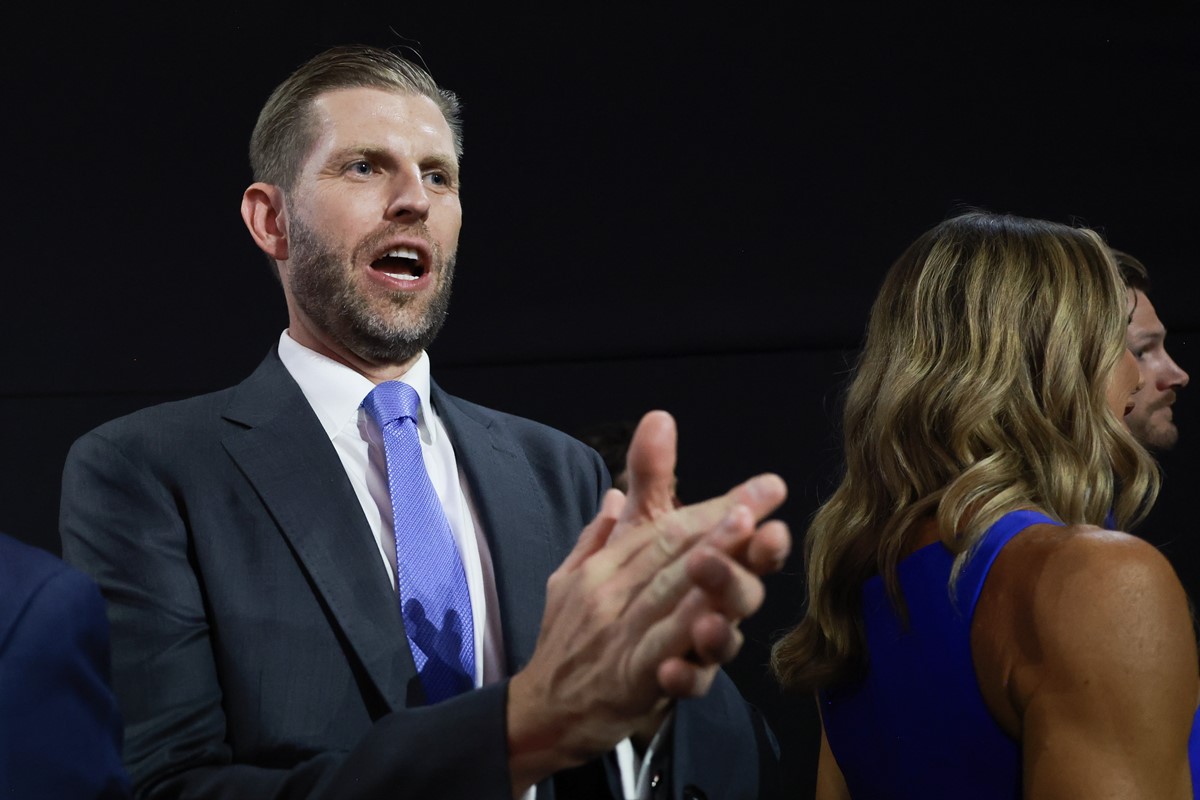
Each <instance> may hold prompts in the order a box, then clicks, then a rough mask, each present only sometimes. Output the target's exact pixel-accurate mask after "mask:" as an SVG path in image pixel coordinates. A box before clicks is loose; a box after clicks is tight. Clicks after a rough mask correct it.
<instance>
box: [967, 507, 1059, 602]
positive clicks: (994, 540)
mask: <svg viewBox="0 0 1200 800" xmlns="http://www.w3.org/2000/svg"><path fill="white" fill-rule="evenodd" d="M1046 522H1048V523H1050V524H1051V525H1061V524H1062V523H1061V522H1058V521H1057V520H1054V519H1051V518H1050V517H1048V516H1046V515H1045V514H1043V513H1042V512H1040V511H1010V512H1008V513H1007V514H1005V515H1004V516H1002V517H1001V518H1000V519H998V520H996V521H995V522H994V523H993V524H992V526H991V527H990V528H988V529H987V531H985V532H984V534H983V540H982V541H980V542H979V544H978V545H976V547H975V552H973V553H972V554H971V556H970V560H968V561H967V564H966V566H965V567H963V570H962V572H961V573H959V576H958V582H957V584H956V585H955V589H954V592H955V600H956V603H957V607H958V609H959V611H960V613H963V614H965V615H966V616H967V618H968V619H969V618H970V617H972V616H973V615H974V613H975V604H976V603H978V602H979V593H980V592H981V591H983V582H984V581H985V580H986V579H987V576H988V572H989V571H990V570H991V568H992V562H994V561H995V560H996V556H998V555H1000V551H1001V550H1002V549H1004V545H1006V544H1008V543H1009V541H1011V540H1012V538H1013V537H1014V536H1016V535H1017V534H1018V533H1020V532H1021V531H1023V530H1025V529H1026V528H1028V527H1029V526H1030V525H1037V524H1040V523H1046Z"/></svg>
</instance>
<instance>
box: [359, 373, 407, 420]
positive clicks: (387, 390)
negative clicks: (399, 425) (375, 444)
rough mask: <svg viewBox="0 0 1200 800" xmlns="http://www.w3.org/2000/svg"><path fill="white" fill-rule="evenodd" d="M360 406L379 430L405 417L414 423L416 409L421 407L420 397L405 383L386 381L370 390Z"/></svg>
mask: <svg viewBox="0 0 1200 800" xmlns="http://www.w3.org/2000/svg"><path fill="white" fill-rule="evenodd" d="M362 405H363V408H365V409H366V410H367V413H368V414H370V415H371V416H372V417H373V418H374V419H375V421H376V422H378V423H379V427H381V428H382V427H383V426H385V425H387V424H388V423H391V422H395V421H396V420H398V419H404V418H405V417H408V418H410V419H412V421H413V422H414V423H415V422H416V421H417V409H418V408H420V407H421V396H420V395H419V394H417V390H416V389H414V388H412V387H411V386H409V385H408V384H407V383H403V382H402V381H387V382H386V383H381V384H379V385H378V386H376V387H375V388H374V389H372V390H371V391H370V393H369V394H368V395H367V397H366V399H365V400H363V402H362Z"/></svg>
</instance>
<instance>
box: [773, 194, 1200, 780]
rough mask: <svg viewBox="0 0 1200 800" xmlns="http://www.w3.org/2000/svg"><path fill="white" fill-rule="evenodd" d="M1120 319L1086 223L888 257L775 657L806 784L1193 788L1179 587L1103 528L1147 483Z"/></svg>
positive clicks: (1121, 301)
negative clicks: (813, 700)
mask: <svg viewBox="0 0 1200 800" xmlns="http://www.w3.org/2000/svg"><path fill="white" fill-rule="evenodd" d="M1129 314H1130V309H1129V308H1128V305H1127V300H1126V292H1125V288H1124V285H1123V284H1122V282H1121V278H1120V275H1119V273H1118V271H1117V267H1116V265H1115V264H1114V263H1113V260H1112V257H1111V254H1110V253H1109V250H1108V248H1107V247H1106V246H1105V244H1104V242H1103V241H1102V240H1101V238H1100V237H1099V236H1098V235H1097V234H1096V233H1094V232H1092V231H1090V230H1086V229H1081V228H1072V227H1069V226H1065V225H1059V224H1056V223H1051V222H1045V221H1042V220H1033V219H1026V218H1022V217H1015V216H1009V215H997V214H988V213H982V212H971V213H968V214H964V215H962V216H958V217H955V218H952V219H948V220H946V221H944V222H942V223H941V224H939V225H938V226H936V227H935V228H933V229H932V230H930V231H928V232H927V233H925V234H924V235H923V236H921V237H920V238H919V239H918V240H917V241H916V242H914V243H913V244H912V245H911V246H910V247H909V248H908V249H907V250H906V251H905V252H904V254H903V255H901V257H900V258H899V260H897V261H896V263H895V264H894V265H893V266H892V268H891V270H890V271H889V273H888V275H887V277H886V278H885V280H884V283H883V286H882V288H881V290H880V293H879V296H878V297H877V299H876V301H875V303H874V306H873V308H872V310H871V317H870V322H869V324H868V327H867V336H866V341H865V345H864V348H863V352H862V355H861V357H860V359H859V363H858V365H857V367H856V370H855V374H854V378H853V381H852V383H851V386H850V389H849V392H848V394H847V397H846V404H845V416H844V423H843V424H844V431H843V433H844V437H845V474H844V476H843V478H842V481H841V484H840V485H839V486H838V488H837V490H836V491H835V492H834V493H833V495H832V496H830V498H829V499H828V501H827V502H825V503H824V504H823V505H822V506H821V508H820V509H819V510H818V512H817V513H816V515H815V517H814V518H813V520H812V523H811V525H810V527H809V529H808V532H807V534H806V537H805V541H804V555H805V566H806V570H807V579H808V602H807V604H806V608H805V613H804V616H803V618H802V620H801V622H800V623H799V625H798V626H797V627H796V628H794V629H793V630H792V631H790V632H789V633H788V634H787V635H786V636H784V637H783V638H782V639H781V640H780V641H778V642H777V643H776V645H775V647H774V649H773V652H772V669H773V671H774V672H775V674H776V676H777V677H778V679H779V680H780V682H781V684H782V685H783V686H784V687H785V688H786V689H789V690H792V691H812V690H815V691H816V693H817V701H818V706H819V710H820V715H821V722H822V739H821V752H820V756H819V762H818V775H817V797H818V799H819V800H829V799H830V798H846V797H853V798H855V800H863V798H909V797H912V798H950V797H953V798H972V800H988V799H989V798H1006V799H1007V800H1011V799H1012V798H1019V797H1025V798H1057V797H1071V798H1076V797H1087V798H1097V797H1121V798H1154V800H1167V799H1168V798H1190V797H1200V793H1195V794H1194V792H1197V791H1198V790H1196V789H1193V788H1192V787H1193V785H1194V779H1193V770H1195V769H1196V766H1200V729H1198V726H1197V703H1198V700H1200V667H1198V665H1197V649H1196V638H1195V634H1194V631H1193V625H1192V620H1191V615H1190V611H1189V605H1188V600H1187V597H1186V594H1185V592H1184V589H1183V587H1182V585H1181V584H1180V582H1179V579H1178V577H1177V576H1176V575H1175V573H1174V571H1173V570H1172V568H1171V566H1170V564H1169V563H1168V562H1167V560H1166V559H1165V558H1164V557H1163V556H1162V555H1161V554H1160V553H1159V552H1158V551H1157V550H1156V549H1155V548H1154V547H1152V546H1151V545H1150V544H1148V543H1147V542H1146V541H1144V540H1142V539H1139V538H1137V537H1134V536H1131V535H1129V534H1126V533H1120V532H1118V531H1116V530H1113V528H1124V529H1129V528H1130V527H1131V526H1132V525H1133V524H1135V523H1136V522H1137V521H1139V520H1140V519H1141V518H1142V517H1143V516H1144V515H1145V512H1146V511H1147V510H1148V508H1149V506H1150V504H1151V503H1152V502H1153V500H1154V498H1155V496H1156V493H1157V490H1158V473H1157V467H1156V465H1155V463H1154V462H1153V460H1152V459H1151V458H1150V456H1149V455H1148V454H1147V453H1146V451H1145V450H1144V449H1142V447H1141V446H1140V445H1138V444H1137V443H1136V442H1135V441H1134V439H1133V438H1132V437H1131V435H1130V433H1129V431H1128V429H1127V428H1126V426H1125V425H1124V422H1123V416H1124V414H1126V413H1127V412H1128V411H1129V410H1130V408H1132V400H1131V398H1132V396H1133V394H1134V393H1135V392H1136V391H1137V389H1138V388H1139V384H1140V381H1139V377H1138V368H1137V363H1136V361H1134V359H1133V356H1132V355H1131V354H1130V353H1129V351H1128V350H1126V349H1125V327H1126V325H1127V324H1128V318H1129ZM1189 747H1190V752H1189ZM1189 759H1190V761H1189Z"/></svg>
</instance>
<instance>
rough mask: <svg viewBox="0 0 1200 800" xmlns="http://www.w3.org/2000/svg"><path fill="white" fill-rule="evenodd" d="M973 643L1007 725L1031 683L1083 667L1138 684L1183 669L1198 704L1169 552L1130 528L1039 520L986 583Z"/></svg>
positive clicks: (1087, 672)
mask: <svg viewBox="0 0 1200 800" xmlns="http://www.w3.org/2000/svg"><path fill="white" fill-rule="evenodd" d="M972 648H973V651H974V654H975V658H976V666H977V667H978V668H979V673H980V674H979V677H980V679H981V688H982V689H983V690H984V693H985V695H988V696H989V705H991V706H992V707H993V711H994V712H998V713H997V717H998V719H1000V720H1001V721H1002V723H1006V724H1005V725H1004V727H1006V728H1008V729H1010V731H1011V732H1014V733H1015V730H1013V729H1014V728H1016V727H1018V726H1019V722H1018V719H1019V717H1020V716H1021V714H1022V713H1023V709H1024V708H1025V707H1026V706H1027V705H1028V704H1029V703H1030V702H1031V699H1032V698H1033V696H1034V695H1035V694H1036V693H1037V692H1038V691H1040V690H1042V689H1045V688H1048V687H1050V686H1053V685H1054V684H1055V683H1057V682H1060V681H1065V682H1072V681H1075V680H1089V679H1090V678H1088V677H1087V676H1091V678H1094V679H1097V680H1101V679H1103V680H1101V682H1102V683H1109V682H1110V681H1116V680H1118V679H1119V678H1120V677H1121V676H1124V678H1125V679H1127V680H1129V681H1131V683H1132V684H1137V683H1139V682H1141V681H1142V680H1154V681H1162V680H1167V679H1168V678H1171V679H1173V680H1184V679H1185V678H1186V677H1187V676H1188V675H1189V674H1190V683H1189V685H1188V686H1187V687H1186V690H1187V691H1188V692H1190V700H1189V701H1188V702H1189V703H1191V704H1192V705H1191V707H1192V708H1194V707H1195V705H1194V703H1195V699H1196V691H1197V677H1196V676H1197V672H1198V667H1197V664H1196V640H1195V633H1194V628H1193V624H1192V616H1191V610H1190V607H1189V605H1188V599H1187V594H1186V592H1185V591H1184V588H1183V585H1182V584H1181V583H1180V581H1179V578H1178V576H1177V575H1176V573H1175V570H1174V568H1173V567H1172V566H1171V563H1170V562H1169V561H1168V560H1167V558H1166V557H1165V556H1164V555H1163V554H1162V553H1161V552H1159V551H1158V550H1157V549H1156V548H1155V547H1154V546H1153V545H1151V544H1150V543H1149V542H1147V541H1146V540H1144V539H1141V538H1138V537H1136V536H1133V535H1130V534H1128V533H1121V532H1119V531H1111V530H1104V529H1101V528H1097V527H1094V526H1086V525H1066V526H1063V525H1050V524H1044V525H1034V526H1031V527H1030V528H1029V529H1027V530H1026V531H1024V532H1022V533H1021V534H1020V535H1018V536H1017V537H1015V538H1014V539H1013V540H1012V541H1011V542H1009V543H1008V545H1006V546H1005V548H1004V549H1003V550H1002V551H1001V552H1000V555H999V556H998V557H997V559H996V562H995V564H994V566H993V568H992V570H991V572H990V573H989V575H988V578H987V582H986V583H985V585H984V590H983V592H982V594H981V596H980V600H979V605H978V607H977V609H976V617H975V623H974V626H973V629H972ZM1159 685H1160V686H1161V684H1159ZM1130 690H1131V691H1134V692H1137V691H1140V689H1139V688H1138V687H1136V686H1132V685H1131V686H1130Z"/></svg>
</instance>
